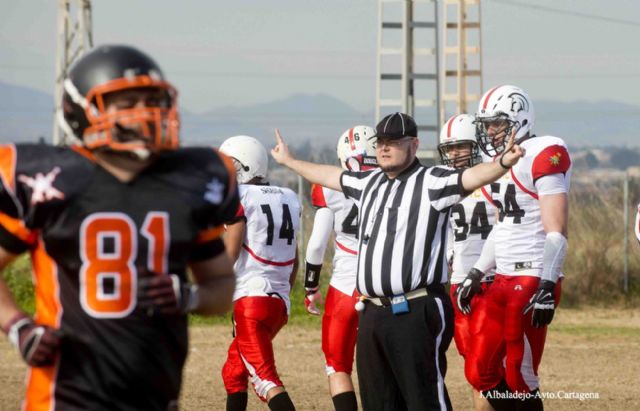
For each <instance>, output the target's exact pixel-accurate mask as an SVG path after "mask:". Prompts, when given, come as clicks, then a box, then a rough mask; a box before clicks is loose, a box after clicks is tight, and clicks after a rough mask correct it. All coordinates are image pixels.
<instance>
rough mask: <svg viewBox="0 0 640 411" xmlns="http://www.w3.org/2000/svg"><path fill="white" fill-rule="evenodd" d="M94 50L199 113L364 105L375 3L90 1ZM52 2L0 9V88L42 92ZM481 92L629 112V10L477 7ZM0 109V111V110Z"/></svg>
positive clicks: (49, 71) (5, 4)
mask: <svg viewBox="0 0 640 411" xmlns="http://www.w3.org/2000/svg"><path fill="white" fill-rule="evenodd" d="M92 5H93V36H94V43H95V44H105V43H127V44H132V45H135V46H138V47H140V48H142V49H143V50H145V51H147V52H148V53H149V54H151V55H152V56H154V57H155V59H156V60H157V61H158V62H159V63H160V65H161V67H163V69H164V71H165V74H166V75H167V76H168V78H169V79H170V81H172V82H173V83H174V84H175V85H176V86H177V88H178V89H179V90H180V93H181V94H180V100H181V105H182V106H183V107H185V108H186V109H188V110H190V111H193V112H196V113H200V112H205V111H207V110H211V109H215V108H220V107H225V106H247V105H253V104H257V103H264V102H269V101H272V100H276V99H280V98H284V97H286V96H289V95H292V94H297V93H307V94H315V93H324V94H328V95H330V96H334V97H336V98H339V99H340V100H342V101H344V102H346V103H348V104H349V105H351V106H352V107H354V108H355V109H357V110H360V111H362V112H371V111H372V110H373V108H374V104H375V73H376V45H377V25H378V8H377V1H376V0H322V1H320V0H268V1H266V0H233V1H222V0H211V1H204V0H180V1H169V0H154V1H151V0H147V1H143V0H108V1H107V0H94V1H93V4H92ZM56 6H57V1H54V0H21V1H15V0H0V81H3V82H6V83H10V84H15V85H22V86H27V87H31V88H34V89H37V90H42V91H46V92H49V93H53V87H54V72H55V70H54V67H55V51H56ZM482 36H483V37H482V41H483V73H484V84H485V88H489V87H490V86H492V85H497V84H509V83H511V84H516V85H519V86H521V87H522V88H524V89H525V90H527V91H528V92H529V94H530V95H531V97H532V98H533V99H534V101H536V100H557V101H565V102H566V101H575V100H586V101H590V102H596V101H601V100H615V101H619V102H626V103H631V104H635V105H640V98H639V97H638V92H637V91H638V90H640V86H638V84H640V45H639V44H638V40H637V39H638V38H640V1H637V0H528V1H527V0H482ZM4 104H6V102H5V103H4Z"/></svg>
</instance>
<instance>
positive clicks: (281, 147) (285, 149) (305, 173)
mask: <svg viewBox="0 0 640 411" xmlns="http://www.w3.org/2000/svg"><path fill="white" fill-rule="evenodd" d="M271 156H272V157H273V159H274V160H276V163H278V164H282V165H283V166H285V167H288V168H290V169H291V170H293V171H295V172H296V173H297V174H299V175H300V176H302V177H303V178H305V179H306V180H308V181H309V182H311V183H313V184H319V185H321V186H324V187H327V188H331V189H334V190H337V191H342V187H341V185H340V175H341V174H342V169H341V168H340V167H338V166H331V165H328V164H317V163H312V162H309V161H303V160H298V159H296V158H295V157H293V155H291V152H289V146H287V143H285V142H284V139H283V138H282V136H281V135H280V130H278V129H276V146H275V147H274V148H272V149H271Z"/></svg>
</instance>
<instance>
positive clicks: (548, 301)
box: [522, 280, 556, 328]
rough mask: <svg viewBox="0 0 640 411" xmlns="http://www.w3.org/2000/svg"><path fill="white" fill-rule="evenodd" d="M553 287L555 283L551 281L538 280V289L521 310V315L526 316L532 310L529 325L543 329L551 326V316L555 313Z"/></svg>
mask: <svg viewBox="0 0 640 411" xmlns="http://www.w3.org/2000/svg"><path fill="white" fill-rule="evenodd" d="M555 287H556V283H554V282H553V281H549V280H540V285H538V289H537V290H536V292H535V294H533V296H532V297H531V299H530V300H529V304H527V305H526V306H525V307H524V309H523V310H522V314H525V315H526V314H527V313H528V312H529V311H530V310H531V309H533V315H532V316H531V325H533V326H534V327H536V328H542V327H545V326H547V325H549V324H551V320H553V314H554V313H555V311H556V300H555V294H554V289H555Z"/></svg>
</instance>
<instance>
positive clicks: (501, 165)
mask: <svg viewBox="0 0 640 411" xmlns="http://www.w3.org/2000/svg"><path fill="white" fill-rule="evenodd" d="M503 157H504V153H502V155H501V156H500V159H499V160H498V163H499V164H500V167H502V168H504V169H505V170H508V169H510V168H511V166H509V167H507V166H505V165H504V163H503V162H502V158H503Z"/></svg>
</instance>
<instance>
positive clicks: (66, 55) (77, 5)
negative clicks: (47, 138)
mask: <svg viewBox="0 0 640 411" xmlns="http://www.w3.org/2000/svg"><path fill="white" fill-rule="evenodd" d="M57 30H58V33H57V38H58V39H57V54H56V85H55V102H54V104H55V106H54V107H55V112H54V117H53V144H56V145H66V144H69V143H70V142H71V140H72V137H71V136H68V135H66V134H65V131H64V130H62V129H61V128H60V126H59V124H58V117H59V116H61V115H62V105H61V104H62V95H63V93H64V80H65V78H66V77H67V74H68V72H69V68H70V67H71V65H72V64H73V63H74V62H75V61H76V60H77V59H78V58H79V57H80V56H82V55H83V54H84V53H86V52H87V51H88V50H89V49H91V47H93V35H92V27H91V0H58V29H57Z"/></svg>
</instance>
